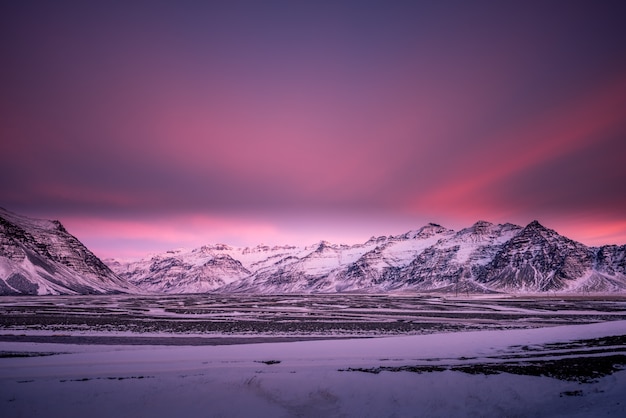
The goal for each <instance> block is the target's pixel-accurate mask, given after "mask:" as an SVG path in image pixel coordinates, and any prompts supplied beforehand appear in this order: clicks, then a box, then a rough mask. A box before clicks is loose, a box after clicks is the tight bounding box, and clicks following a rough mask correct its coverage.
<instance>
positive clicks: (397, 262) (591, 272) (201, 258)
mask: <svg viewBox="0 0 626 418" xmlns="http://www.w3.org/2000/svg"><path fill="white" fill-rule="evenodd" d="M209 261H210V262H209ZM110 265H111V266H112V267H113V268H114V270H115V271H116V272H118V274H120V275H122V276H123V277H126V278H128V280H130V281H131V282H133V283H135V284H137V285H138V286H140V287H142V288H143V289H147V290H151V291H158V292H175V293H184V292H197V291H208V290H214V291H219V292H258V293H292V292H305V293H306V292H347V291H360V292H387V291H400V290H410V291H419V292H429V291H438V292H463V293H465V292H471V293H477V292H480V293H491V292H508V293H511V292H512V293H515V292H547V291H567V292H591V291H602V292H607V291H625V290H626V246H604V247H600V248H590V247H586V246H585V245H583V244H581V243H578V242H575V241H572V240H570V239H568V238H566V237H563V236H561V235H559V234H557V233H556V232H555V231H553V230H550V229H547V228H545V227H543V226H542V225H541V224H539V222H537V221H534V222H531V223H530V224H529V225H527V226H526V227H524V228H522V227H520V226H517V225H512V224H503V225H494V224H491V223H489V222H485V221H479V222H476V223H475V224H474V225H472V226H471V227H469V228H465V229H462V230H460V231H458V232H455V231H453V230H450V229H446V228H444V227H441V226H439V225H435V224H429V225H426V226H424V227H422V228H420V229H418V230H416V231H409V232H407V233H405V234H402V235H397V236H380V237H372V238H370V239H369V240H368V241H366V242H365V243H363V244H357V245H335V244H331V243H328V242H326V241H322V242H320V243H318V244H316V245H313V246H310V247H296V246H283V247H269V246H258V247H254V248H244V249H241V248H233V247H229V246H226V245H223V244H218V245H214V246H205V247H202V248H201V249H196V250H193V251H184V250H179V251H171V252H169V253H166V254H162V255H160V256H155V257H152V258H149V259H145V260H140V261H136V262H133V263H125V264H124V263H121V264H120V263H115V262H112V264H110ZM200 283H202V285H200Z"/></svg>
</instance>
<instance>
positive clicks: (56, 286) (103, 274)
mask: <svg viewBox="0 0 626 418" xmlns="http://www.w3.org/2000/svg"><path fill="white" fill-rule="evenodd" d="M137 291H138V289H136V288H135V287H134V286H132V285H129V284H128V283H127V282H126V281H124V280H122V279H120V278H119V277H118V276H117V275H116V274H115V273H113V271H111V269H110V268H109V267H108V266H106V265H105V264H104V263H103V262H102V261H100V259H99V258H98V257H96V256H95V255H94V254H93V253H92V252H91V251H89V250H88V249H87V248H85V246H84V245H83V244H81V242H80V241H78V240H77V239H76V238H75V237H74V236H72V235H70V234H69V233H68V232H67V231H66V230H65V228H64V227H63V225H61V223H60V222H59V221H48V220H40V219H31V218H27V217H25V216H20V215H17V214H15V213H12V212H9V211H7V210H5V209H2V208H0V295H24V294H26V295H49V294H53V295H54V294H92V293H93V294H98V293H120V292H137Z"/></svg>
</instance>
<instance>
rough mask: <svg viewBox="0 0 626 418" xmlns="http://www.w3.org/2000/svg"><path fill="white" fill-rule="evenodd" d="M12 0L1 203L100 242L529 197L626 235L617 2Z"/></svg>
mask: <svg viewBox="0 0 626 418" xmlns="http://www.w3.org/2000/svg"><path fill="white" fill-rule="evenodd" d="M53 3H54V4H52V3H50V2H40V3H39V2H29V3H28V4H24V3H22V2H15V4H3V5H2V6H0V28H1V29H0V30H1V31H2V35H1V36H0V48H1V50H2V51H3V61H4V64H3V65H2V66H0V136H1V138H2V152H0V179H1V180H0V181H1V187H0V206H3V207H5V208H6V209H9V210H12V211H15V212H20V213H23V214H27V215H31V216H39V217H44V218H57V219H60V220H61V221H62V222H63V223H64V224H65V225H66V227H67V228H68V230H69V231H70V232H72V233H73V234H74V235H76V236H77V237H78V238H79V239H81V240H82V241H83V242H84V243H85V244H87V245H88V246H89V247H90V248H91V249H92V250H94V252H96V254H98V255H101V256H103V257H111V256H119V257H134V256H139V255H142V254H144V253H147V252H151V251H161V250H165V249H169V248H176V247H183V246H184V247H193V246H199V245H202V244H208V243H215V242H224V243H230V244H233V245H256V244H258V243H269V244H272V243H274V244H279V243H291V242H296V243H302V244H308V243H314V242H316V241H319V240H320V239H326V240H330V241H334V242H345V243H352V242H360V241H364V240H366V239H368V238H369V237H370V236H371V235H382V234H385V235H387V234H400V233H403V232H406V231H407V230H410V229H417V228H419V227H420V226H422V225H424V224H425V223H427V222H437V223H440V224H442V225H444V226H446V227H449V228H454V229H458V228H462V227H466V226H469V225H471V224H472V223H474V222H475V221H477V220H479V219H484V220H488V221H491V222H512V223H517V224H520V225H524V224H526V223H528V222H530V221H532V220H534V219H537V220H539V221H540V222H542V223H543V224H544V225H546V226H548V227H550V228H553V229H556V230H557V231H558V232H560V233H561V234H563V235H566V236H568V237H570V238H573V239H576V240H579V241H581V242H583V243H585V244H588V245H600V244H624V243H626V193H624V184H625V183H626V164H625V163H624V159H625V157H624V156H625V155H626V28H625V27H624V25H623V22H622V16H624V11H625V10H624V6H623V5H622V3H621V2H610V1H607V2H601V4H598V3H594V2H584V1H581V2H568V3H567V4H559V5H554V6H550V5H546V4H545V2H532V1H529V2H519V3H518V4H517V5H513V4H512V2H506V3H507V4H493V2H491V4H488V3H482V2H476V3H472V4H471V5H469V4H466V3H467V2H445V5H444V4H434V5H426V4H422V3H420V2H409V4H399V3H394V4H388V3H389V2H365V3H364V2H328V3H327V2H312V3H310V4H300V3H294V2H279V1H276V2H274V1H270V2H224V3H223V4H221V3H220V2H212V4H210V5H204V6H198V5H197V4H192V3H185V2H177V3H176V4H175V5H169V6H168V5H156V4H152V3H150V4H148V3H146V4H141V2H138V3H133V4H132V5H129V4H120V5H115V4H102V5H93V4H84V3H83V2H66V1H59V2H53Z"/></svg>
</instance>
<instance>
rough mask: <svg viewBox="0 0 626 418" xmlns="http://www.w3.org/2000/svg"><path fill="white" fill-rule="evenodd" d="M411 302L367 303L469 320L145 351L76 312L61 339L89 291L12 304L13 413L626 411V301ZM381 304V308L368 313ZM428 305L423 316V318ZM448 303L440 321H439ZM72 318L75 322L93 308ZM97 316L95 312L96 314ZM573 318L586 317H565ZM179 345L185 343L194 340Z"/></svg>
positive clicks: (4, 400) (7, 306) (407, 317)
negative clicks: (422, 329)
mask: <svg viewBox="0 0 626 418" xmlns="http://www.w3.org/2000/svg"><path fill="white" fill-rule="evenodd" d="M351 297H352V298H353V299H348V300H346V299H332V298H330V302H328V300H329V298H326V299H325V300H326V301H327V303H326V305H324V306H326V308H325V309H327V311H328V315H329V316H331V317H333V316H332V315H331V313H332V312H333V311H334V312H339V314H341V312H342V311H344V313H345V310H350V309H352V308H354V306H352V305H353V304H354V303H357V300H358V296H351ZM386 298H387V299H386ZM287 299H289V297H286V298H283V299H281V300H287ZM85 300H86V301H89V300H91V302H90V303H91V305H89V304H87V305H83V306H84V307H87V308H88V307H89V306H93V305H96V304H97V300H99V299H97V298H94V299H89V298H87V299H85ZM116 300H117V302H115V303H114V302H112V299H110V300H109V301H107V300H106V298H105V299H102V300H101V302H98V303H101V304H102V305H105V306H106V307H108V308H107V309H113V308H114V307H117V308H119V309H122V308H123V307H124V306H126V305H125V303H126V304H127V303H130V302H128V300H126V299H125V300H126V302H123V303H120V302H119V299H116ZM176 300H177V301H181V300H182V299H176ZM299 300H301V301H302V300H305V302H302V303H300V304H299V305H298V304H297V303H293V302H294V300H293V299H290V301H291V303H290V304H286V305H285V306H287V305H289V306H292V307H293V308H294V310H297V309H296V308H299V309H300V310H301V311H306V310H307V309H308V308H306V306H303V305H307V304H309V305H312V304H319V303H320V302H321V301H322V299H316V298H315V297H313V298H311V299H309V298H307V297H302V296H301V297H300V299H299ZM339 300H342V301H344V302H343V304H341V303H339V302H338V301H339ZM387 300H390V301H391V302H393V305H392V306H390V305H389V303H387V302H385V301H387ZM408 300H409V299H407V300H403V299H402V298H401V297H400V298H396V299H394V298H393V297H391V298H388V297H386V296H385V297H381V298H379V299H377V298H376V297H375V296H371V295H368V296H366V297H363V303H362V305H363V307H364V310H365V312H366V314H365V316H366V317H367V318H370V320H373V319H374V317H375V318H377V319H376V320H375V322H374V323H378V322H381V321H383V320H382V319H381V318H380V316H381V315H382V316H385V317H390V318H393V320H394V323H396V322H397V320H398V319H401V320H402V322H398V323H399V324H403V323H406V321H411V320H413V321H416V322H418V323H419V322H420V321H426V319H428V318H430V319H432V318H440V320H441V321H443V322H446V321H452V323H453V324H454V325H455V326H453V327H448V328H446V327H444V328H442V329H439V328H434V329H428V332H427V333H419V332H417V331H416V330H414V329H410V330H409V331H408V332H405V333H404V334H403V333H402V332H400V331H398V330H397V329H396V330H395V331H394V332H387V333H382V334H376V332H377V330H378V328H377V327H373V328H371V327H367V326H364V327H363V329H365V330H366V331H367V332H365V333H364V334H361V333H359V332H354V334H355V335H358V336H364V335H366V336H369V337H376V338H357V339H336V338H335V339H329V340H323V341H296V342H273V341H275V340H273V338H276V337H277V336H280V337H285V336H291V337H294V339H296V338H297V337H300V338H301V339H306V338H310V337H312V336H318V337H319V336H322V337H323V335H322V334H323V333H322V332H320V329H317V331H315V332H313V333H309V334H307V333H302V332H301V331H297V329H298V328H297V327H296V328H295V329H296V331H294V332H292V333H289V332H288V329H287V328H280V327H279V328H278V331H279V332H273V331H272V332H270V333H265V334H263V333H261V334H258V335H256V336H252V335H250V334H246V333H244V334H241V335H239V334H237V335H239V337H238V338H246V337H255V338H259V337H262V338H264V340H263V341H267V342H264V343H258V342H252V343H247V344H231V345H211V341H212V340H211V339H215V338H223V339H226V340H227V341H225V342H231V343H232V342H239V340H236V339H233V338H234V334H232V335H231V334H225V333H221V334H220V333H215V332H213V333H211V334H210V337H209V338H207V339H206V340H204V342H202V341H203V340H202V338H205V335H204V334H202V333H201V332H198V330H197V329H195V328H192V329H191V331H190V330H189V329H187V331H189V332H191V333H188V332H187V331H186V332H182V331H181V332H179V333H175V332H171V331H167V329H165V328H161V329H160V330H159V329H152V330H151V333H150V334H149V337H150V338H153V340H148V341H147V342H148V343H149V342H150V341H152V342H156V343H157V344H160V343H162V342H163V340H161V339H162V338H165V339H168V341H170V342H171V340H172V339H175V338H189V337H190V336H191V337H193V338H196V339H198V341H200V343H198V341H195V343H194V344H190V345H162V344H161V345H155V344H151V345H142V344H144V343H142V342H139V343H137V341H134V342H133V340H132V338H133V337H135V336H136V333H135V332H132V331H129V329H127V328H125V326H126V325H128V324H127V323H126V322H124V323H123V324H125V325H124V326H122V327H121V328H120V327H117V326H114V327H112V328H106V327H92V328H91V329H90V327H82V328H81V327H78V326H77V322H76V321H73V320H71V319H70V320H68V321H67V323H68V324H70V325H72V324H73V325H72V326H67V327H65V328H64V331H63V332H64V334H60V330H61V329H62V327H60V325H62V324H61V323H60V321H59V320H58V319H59V318H60V317H61V316H62V314H61V313H59V312H60V311H61V312H62V311H63V309H62V306H63V305H62V303H78V302H77V301H78V299H72V298H65V299H64V298H60V299H54V300H53V299H36V298H32V299H22V298H16V299H2V300H0V307H1V308H2V309H3V310H4V311H3V312H2V317H1V318H2V319H0V321H2V322H0V323H1V325H2V327H1V329H0V331H1V333H0V334H1V335H0V337H3V338H0V416H2V417H20V416H23V417H85V416H88V417H93V418H95V417H112V416H115V417H170V416H177V417H178V416H181V417H182V416H184V417H232V416H235V417H237V416H240V417H248V416H249V417H265V416H267V417H291V416H296V417H297V416H303V417H309V416H310V417H320V416H350V417H351V416H355V417H391V416H396V417H410V416H416V417H450V416H452V417H455V416H457V417H467V416H482V417H507V416H508V417H544V416H545V417H553V416H562V417H572V416H579V417H589V416H613V417H624V416H626V397H625V395H626V320H625V319H623V318H622V315H623V314H624V300H622V299H620V298H614V299H612V300H598V299H584V298H579V299H576V300H568V299H567V298H566V299H559V298H547V299H546V298H527V299H524V300H521V301H520V300H508V299H502V300H496V299H484V298H479V299H467V300H449V301H448V300H444V299H443V298H431V299H427V300H426V302H424V301H423V300H422V301H421V302H420V303H418V301H417V299H410V301H408ZM68 301H69V302H68ZM72 301H76V302H72ZM246 301H247V299H246ZM333 301H334V302H333ZM350 301H352V302H350ZM376 301H377V302H376ZM135 302H137V299H135ZM135 302H133V303H135ZM170 302H171V301H170ZM230 302H232V300H230ZM274 302H276V300H274ZM353 302H354V303H353ZM371 302H375V303H378V304H379V308H378V309H374V308H373V307H368V303H371ZM422 302H423V303H422ZM160 303H161V305H163V304H164V303H165V302H160ZM168 303H169V302H168ZM246 303H247V302H246ZM208 304H209V303H208V302H207V303H206V304H205V305H208ZM252 304H253V305H254V303H252ZM265 304H267V305H268V306H280V304H275V305H272V304H270V303H269V301H266V302H263V300H260V302H259V301H257V304H256V305H257V308H254V309H261V310H267V309H268V308H266V307H264V306H265ZM398 304H400V305H401V306H398ZM148 305H149V303H147V304H146V306H148ZM240 305H244V306H240V310H239V312H243V313H240V315H239V316H246V315H249V313H245V312H248V311H249V310H250V309H252V308H250V309H248V310H246V308H245V303H241V304H240ZM330 305H332V306H330ZM25 306H30V310H28V309H25V308H24V307H25ZM46 306H47V307H48V308H49V310H51V311H54V312H56V313H54V314H51V315H52V316H51V317H47V316H46V315H45V314H44V313H42V310H41V309H40V308H42V307H44V308H45V307H46ZM229 306H231V305H229ZM402 306H404V308H402ZM436 306H439V307H440V309H435V307H436ZM550 306H552V307H553V308H550ZM556 306H558V307H559V308H558V309H557V308H556ZM66 307H67V305H66ZM331 307H332V309H331ZM342 307H343V308H342ZM420 307H421V311H422V312H423V315H422V319H421V320H418V318H420V316H419V315H418V314H416V312H417V311H419V310H420ZM481 307H482V308H481ZM600 307H603V308H602V309H601V308H600ZM205 308H206V306H205V307H204V308H203V309H205ZM231 308H232V306H231ZM405 308H406V309H405ZM409 308H410V309H409ZM124 309H125V308H124ZM147 309H148V311H149V312H152V313H151V314H150V315H158V314H157V313H155V312H156V311H150V309H156V308H147ZM229 309H230V308H229ZM233 309H234V308H233ZM398 309H399V310H400V311H402V312H403V313H402V314H401V318H397V317H396V316H395V315H397V314H398ZM403 309H404V310H403ZM484 309H488V310H490V311H498V312H501V313H502V315H512V317H507V318H509V320H508V321H503V322H502V326H499V327H494V325H493V321H496V319H494V317H492V316H489V315H487V316H486V317H483V316H481V313H484ZM70 310H71V309H70ZM437 310H438V311H439V312H440V315H439V316H432V315H431V313H432V312H435V311H437ZM524 310H525V313H524V314H523V315H522V312H523V311H524ZM43 311H45V309H43ZM278 311H280V310H279V309H278V308H277V309H276V311H274V313H276V312H278ZM313 311H314V312H315V309H313ZM442 311H444V312H447V314H446V315H442V314H441V312H442ZM28 312H31V313H32V315H35V317H37V316H38V317H39V319H40V320H41V324H43V325H45V324H46V323H47V324H48V325H50V326H49V327H47V326H39V327H35V326H33V323H34V322H33V321H28V320H25V319H24V320H23V324H22V325H19V324H18V322H20V321H22V320H20V319H19V318H23V317H25V316H26V315H27V313H28ZM37 312H39V313H37ZM65 312H66V316H67V317H68V318H74V316H78V315H80V314H79V313H78V312H74V315H69V314H67V309H66V310H65ZM126 312H127V313H128V311H126ZM142 312H144V311H142ZM159 312H161V311H159ZM48 313H50V312H48ZM461 313H464V315H461ZM83 314H84V315H87V316H89V315H90V313H89V309H85V312H84V313H83ZM171 314H173V313H172V312H170V313H168V314H167V315H171ZM12 315H13V316H12ZM58 315H60V316H58ZM120 315H121V314H120ZM167 315H164V316H167ZM100 316H101V317H102V316H103V314H102V313H101V314H100ZM104 316H106V315H104ZM340 316H341V315H340ZM120 317H122V316H120ZM11 318H12V319H11ZM116 318H117V317H116ZM359 318H361V317H358V318H357V319H359ZM524 318H525V319H524ZM550 318H552V320H550ZM563 318H569V319H568V321H569V322H570V323H571V324H574V325H565V324H566V323H567V321H564V320H563ZM572 318H578V319H577V320H573V319H572ZM74 319H75V318H74ZM152 319H154V318H152ZM257 319H258V318H257ZM361 319H362V318H361ZM430 319H428V320H430ZM461 319H463V321H465V322H467V323H469V324H472V327H475V326H479V325H481V324H484V326H483V327H482V328H481V327H479V329H478V330H472V329H474V328H469V329H468V328H463V327H459V326H458V325H459V324H461V323H463V321H461ZM268 320H269V319H268ZM146 321H148V322H149V321H150V319H146ZM272 321H277V319H276V318H274V319H273V320H270V322H272ZM293 321H295V320H293ZM327 321H330V322H332V318H330V319H328V318H327ZM343 321H345V318H344V319H342V320H341V321H340V322H341V323H342V324H345V323H346V322H343ZM355 321H356V319H355ZM376 321H378V322H376ZM296 322H297V321H296ZM365 322H367V321H365ZM496 322H497V321H496ZM555 322H556V323H555ZM87 323H88V324H92V322H89V321H87ZM93 323H99V322H93ZM287 323H289V321H287ZM294 323H295V322H294ZM119 324H120V322H118V325H119ZM170 325H171V324H170ZM168 326H169V325H168ZM323 329H326V328H323ZM323 329H322V331H323ZM355 329H356V328H355ZM335 331H336V330H335ZM357 331H358V330H357ZM313 334H315V335H313ZM390 335H391V336H390ZM55 336H56V339H54V338H53V337H55ZM80 336H83V337H93V336H95V337H100V338H107V337H111V338H112V337H117V338H119V339H118V340H114V341H113V342H109V343H107V344H104V343H102V342H103V341H102V340H96V341H99V343H98V344H93V343H88V342H89V341H88V340H80V339H72V338H73V337H80ZM337 336H342V337H347V336H349V335H347V334H341V332H333V333H332V334H329V335H328V336H326V337H325V338H333V337H337ZM18 337H21V339H20V338H18ZM35 337H37V338H35ZM29 338H34V339H32V340H29ZM46 338H48V340H46ZM63 338H68V339H67V340H63ZM124 338H128V340H124ZM229 339H230V341H228V340H229ZM34 341H38V342H34ZM51 341H54V342H51ZM120 341H122V342H123V341H129V342H130V343H129V344H120V343H119V342H120ZM179 341H180V342H181V343H182V344H185V340H179ZM256 341H258V340H256ZM248 342H250V341H248Z"/></svg>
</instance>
